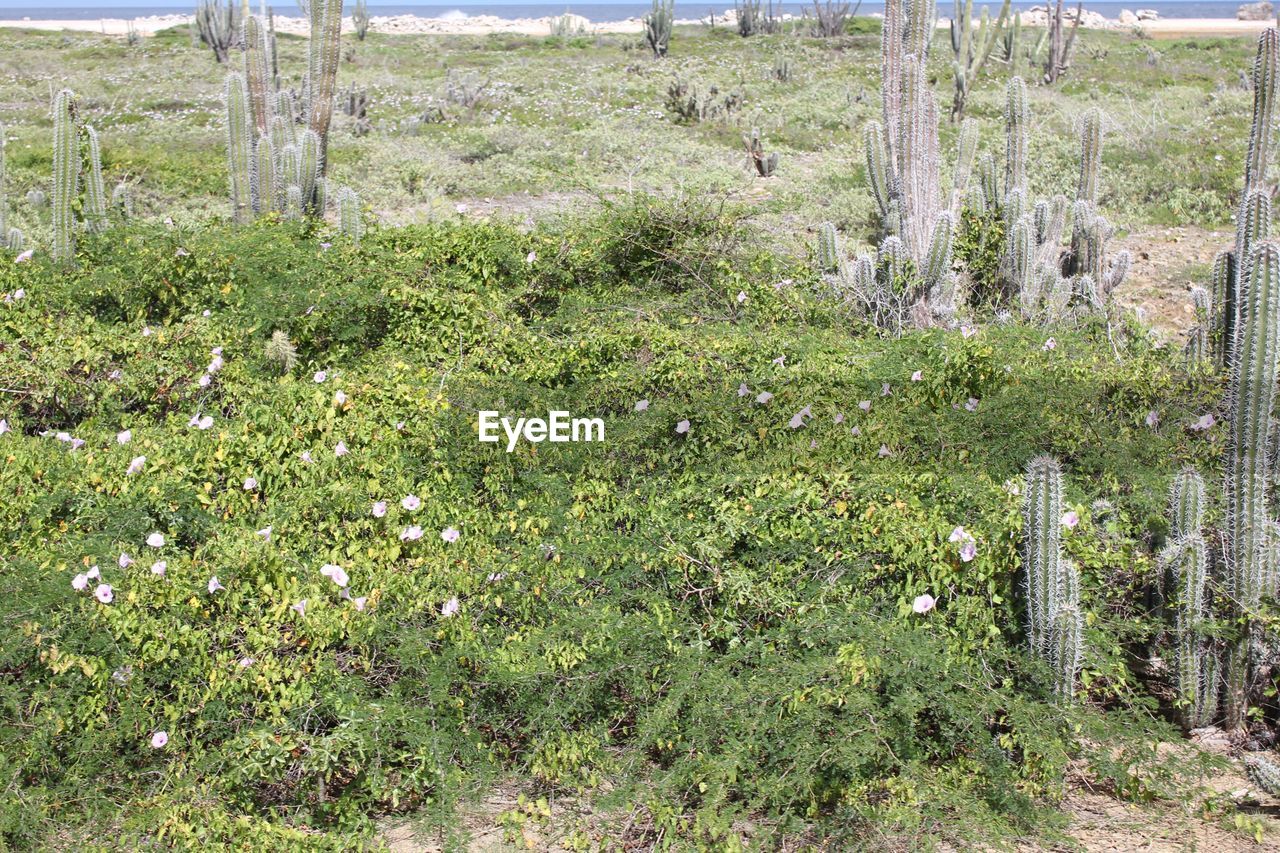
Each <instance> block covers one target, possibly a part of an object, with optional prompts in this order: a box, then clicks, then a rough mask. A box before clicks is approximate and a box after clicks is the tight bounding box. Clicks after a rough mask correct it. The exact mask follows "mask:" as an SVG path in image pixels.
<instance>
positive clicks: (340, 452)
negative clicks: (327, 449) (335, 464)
mask: <svg viewBox="0 0 1280 853" xmlns="http://www.w3.org/2000/svg"><path fill="white" fill-rule="evenodd" d="M350 452H351V451H350V450H347V443H346V442H345V441H339V442H338V444H337V446H336V447H334V448H333V455H334V456H337V457H339V458H341V457H343V456H346V455H347V454H348V453H350Z"/></svg>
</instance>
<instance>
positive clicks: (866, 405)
mask: <svg viewBox="0 0 1280 853" xmlns="http://www.w3.org/2000/svg"><path fill="white" fill-rule="evenodd" d="M858 408H859V409H862V411H864V412H869V411H871V401H870V400H862V401H860V402H859V403H858Z"/></svg>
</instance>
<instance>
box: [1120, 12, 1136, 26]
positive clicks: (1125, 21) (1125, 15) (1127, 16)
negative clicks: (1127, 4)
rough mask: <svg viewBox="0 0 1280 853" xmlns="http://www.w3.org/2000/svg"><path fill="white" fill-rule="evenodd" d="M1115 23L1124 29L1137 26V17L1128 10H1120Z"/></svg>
mask: <svg viewBox="0 0 1280 853" xmlns="http://www.w3.org/2000/svg"><path fill="white" fill-rule="evenodd" d="M1116 22H1117V23H1119V24H1122V25H1124V26H1126V27H1132V26H1135V25H1137V23H1138V16H1137V15H1135V14H1133V12H1132V11H1130V10H1128V9H1121V10H1120V14H1119V15H1118V16H1116Z"/></svg>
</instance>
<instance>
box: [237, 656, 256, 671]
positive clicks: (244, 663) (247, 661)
mask: <svg viewBox="0 0 1280 853" xmlns="http://www.w3.org/2000/svg"><path fill="white" fill-rule="evenodd" d="M236 663H238V664H240V668H241V669H248V668H249V667H251V666H253V665H254V664H255V663H257V661H255V660H254V659H253V658H250V657H243V658H240V660H238V661H236Z"/></svg>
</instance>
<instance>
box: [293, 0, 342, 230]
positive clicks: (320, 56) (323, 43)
mask: <svg viewBox="0 0 1280 853" xmlns="http://www.w3.org/2000/svg"><path fill="white" fill-rule="evenodd" d="M308 11H309V12H310V17H311V43H310V45H309V52H308V59H309V62H308V66H307V80H308V94H309V96H310V103H309V104H308V105H307V127H308V129H309V130H311V131H312V132H314V133H315V134H316V137H317V138H318V140H319V148H318V151H317V153H318V157H317V161H316V162H317V170H316V176H317V177H319V176H320V175H324V174H325V173H326V170H327V154H328V148H329V122H330V120H331V119H332V118H333V96H334V92H335V91H336V89H337V85H338V58H339V42H340V40H341V35H342V0H311V3H310V8H309V10H308ZM300 186H301V188H302V190H303V193H304V194H303V198H302V202H303V207H304V209H310V208H313V207H314V205H315V198H314V189H315V182H314V181H312V182H310V184H303V185H300ZM307 190H311V191H312V192H313V195H311V196H308V195H306V192H307Z"/></svg>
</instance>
